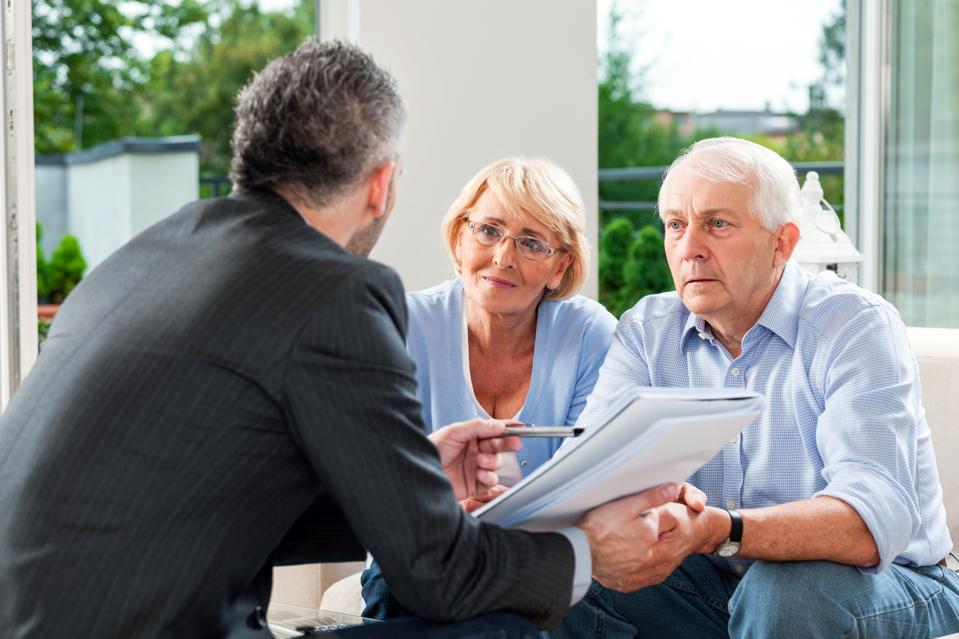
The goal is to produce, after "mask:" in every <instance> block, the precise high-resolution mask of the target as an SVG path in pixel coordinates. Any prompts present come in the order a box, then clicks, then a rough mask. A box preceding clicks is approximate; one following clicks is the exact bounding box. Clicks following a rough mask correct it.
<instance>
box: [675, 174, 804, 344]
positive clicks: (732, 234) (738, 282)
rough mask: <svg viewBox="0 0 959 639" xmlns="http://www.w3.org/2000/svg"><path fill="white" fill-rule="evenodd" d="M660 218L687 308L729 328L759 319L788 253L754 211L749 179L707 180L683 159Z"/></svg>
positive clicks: (715, 323)
mask: <svg viewBox="0 0 959 639" xmlns="http://www.w3.org/2000/svg"><path fill="white" fill-rule="evenodd" d="M671 182H672V184H671V188H670V190H669V193H668V194H667V198H666V203H665V209H664V211H663V222H664V224H665V246H666V259H667V261H668V262H669V269H670V271H672V274H673V281H674V283H675V284H676V291H677V293H678V294H679V298H680V299H681V300H682V302H683V304H684V305H685V306H686V308H688V309H689V310H690V311H692V312H693V313H695V314H696V315H698V316H699V317H701V318H703V319H704V320H706V321H707V322H710V324H713V325H714V328H715V327H717V326H718V327H722V329H724V330H728V329H726V327H727V326H729V325H733V326H735V325H738V324H741V323H742V322H743V321H744V320H746V321H748V322H749V325H751V323H754V322H755V321H756V320H757V319H759V315H761V314H762V311H763V309H764V308H765V307H766V304H767V303H768V302H769V299H770V298H771V297H772V294H773V292H774V291H775V289H776V285H777V283H778V277H779V270H778V267H780V266H781V265H782V263H783V262H784V261H785V259H786V258H788V255H785V256H783V255H782V252H781V251H777V246H778V245H779V233H771V232H770V231H767V230H766V229H765V228H764V227H763V225H762V224H761V223H760V221H759V219H758V218H757V217H756V216H754V215H753V214H752V213H751V212H750V211H749V203H750V201H751V200H752V190H751V188H750V187H749V186H747V185H742V184H730V183H720V182H712V181H709V180H705V179H703V178H701V177H699V176H697V175H695V174H694V173H693V172H692V171H690V170H686V169H684V168H683V167H682V166H681V165H680V166H679V167H678V168H677V169H676V172H675V174H674V175H673V176H672V178H671Z"/></svg>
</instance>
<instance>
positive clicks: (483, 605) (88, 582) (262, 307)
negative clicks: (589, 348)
mask: <svg viewBox="0 0 959 639" xmlns="http://www.w3.org/2000/svg"><path fill="white" fill-rule="evenodd" d="M405 333H406V308H405V303H404V298H403V288H402V286H401V284H400V281H399V278H398V277H397V276H396V274H395V273H394V272H393V271H391V270H390V269H389V268H387V267H385V266H383V265H381V264H377V263H375V262H372V261H369V260H366V259H363V258H359V257H356V256H353V255H351V254H349V253H347V252H346V251H344V250H343V249H342V248H341V247H340V246H338V245H337V244H335V243H334V242H333V241H331V240H330V239H328V238H327V237H325V236H323V235H322V234H320V233H318V232H317V231H315V230H314V229H313V228H311V227H310V226H308V225H307V224H306V223H305V222H304V221H303V219H302V218H301V217H300V216H299V214H298V213H297V212H296V210H295V209H293V208H292V207H290V206H289V205H288V204H287V203H286V202H284V201H283V200H282V199H280V198H279V197H277V196H275V195H273V194H271V193H268V192H262V191H248V192H242V193H239V194H234V195H232V196H230V197H228V198H225V199H220V200H206V201H201V202H196V203H193V204H190V205H188V206H186V207H184V208H183V209H182V210H181V211H179V212H178V213H176V214H175V215H173V216H171V217H169V218H167V219H166V220H164V221H162V222H160V223H159V224H157V225H155V226H153V227H152V228H150V229H148V230H147V231H145V232H144V233H142V234H140V235H139V236H137V237H136V238H134V239H133V240H131V241H130V242H129V243H128V244H127V245H125V246H124V247H122V248H121V249H120V250H118V251H117V252H116V253H115V254H114V255H112V256H111V257H110V258H109V259H108V260H106V261H105V262H104V263H103V264H102V265H101V266H99V267H97V268H96V269H95V270H94V271H93V272H92V273H90V275H89V276H88V277H87V278H86V279H85V280H84V281H83V282H82V283H81V284H80V286H78V287H77V289H76V290H75V291H74V292H73V294H72V295H71V296H70V298H69V299H68V300H67V302H66V303H65V304H64V305H63V307H62V308H61V310H60V313H59V315H58V316H57V319H56V321H55V322H54V324H53V326H52V329H51V332H50V335H49V337H48V339H47V341H46V343H45V344H44V346H43V349H42V352H41V354H40V357H39V359H38V361H37V363H36V365H35V367H34V369H33V371H32V372H31V373H30V375H29V376H28V377H27V379H26V380H25V381H24V384H23V386H22V387H21V388H20V390H19V391H18V392H17V393H16V395H15V397H14V398H13V400H12V402H11V404H10V406H9V408H8V410H7V412H6V413H5V414H4V415H3V416H2V418H0V593H3V594H2V596H0V634H3V636H12V637H18V638H19V637H77V636H89V637H98V638H101V639H102V638H107V637H121V636H122V637H130V636H135V637H176V638H177V639H182V638H184V637H224V636H228V637H246V636H251V637H253V636H256V637H267V636H268V634H267V631H266V630H265V628H264V627H263V626H264V624H263V620H262V609H263V607H265V605H266V603H267V601H268V596H269V583H268V575H269V570H270V567H271V564H272V563H273V561H274V560H275V559H277V558H279V559H282V560H284V561H336V560H346V559H356V558H360V557H362V556H363V552H364V550H370V551H372V552H373V553H374V554H375V555H376V557H377V558H378V559H379V561H380V563H381V565H382V567H383V571H384V573H385V575H386V577H387V579H388V580H389V582H390V584H391V585H392V587H393V589H394V592H395V594H396V596H397V598H398V599H399V600H400V601H401V602H402V603H403V604H404V605H405V606H406V607H407V608H409V609H410V610H412V611H413V612H415V613H416V614H418V615H421V616H424V617H427V618H433V619H439V620H454V619H462V618H467V617H470V616H473V615H475V614H478V613H481V612H484V611H490V610H497V609H510V610H516V611H519V612H521V613H522V614H525V615H527V616H528V617H530V618H531V619H532V620H533V621H534V622H536V623H539V624H540V625H552V624H556V623H558V621H559V619H560V618H561V616H562V614H563V612H564V611H565V609H566V607H567V605H568V603H569V597H570V588H571V581H572V573H573V553H572V550H571V547H570V545H569V542H568V541H567V540H566V539H565V538H563V537H562V536H560V535H556V534H540V535H533V534H529V533H525V532H521V531H505V530H501V529H499V528H496V527H493V526H489V525H485V524H481V523H479V522H478V521H476V520H475V519H474V518H473V517H471V516H469V515H465V514H464V513H463V512H462V510H461V509H460V507H459V506H458V504H457V503H456V501H455V499H454V497H453V495H452V492H451V490H450V488H449V484H448V482H447V480H446V477H445V475H444V474H443V472H442V469H441V468H440V466H439V463H438V457H437V454H436V451H435V449H434V448H433V446H432V444H431V443H430V442H429V441H428V440H427V439H425V437H424V436H423V424H422V422H421V418H420V415H421V407H420V405H419V403H418V402H417V399H416V388H415V379H414V368H413V364H412V363H411V362H410V359H409V357H408V356H407V353H406V349H405V347H404V341H403V336H404V335H405ZM311 505H312V506H313V508H311ZM298 522H300V523H299V524H298ZM11 629H12V630H11Z"/></svg>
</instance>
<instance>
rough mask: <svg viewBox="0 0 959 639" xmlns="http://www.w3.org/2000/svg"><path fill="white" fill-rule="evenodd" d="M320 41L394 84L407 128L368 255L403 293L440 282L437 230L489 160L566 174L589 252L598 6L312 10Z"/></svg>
mask: <svg viewBox="0 0 959 639" xmlns="http://www.w3.org/2000/svg"><path fill="white" fill-rule="evenodd" d="M322 6H323V9H324V12H323V13H322V14H321V27H322V31H323V32H322V34H321V35H322V36H323V37H325V38H326V37H339V38H344V39H351V38H350V36H351V35H352V39H355V40H356V41H357V42H358V44H359V45H360V46H362V47H363V48H364V49H365V50H367V51H369V52H370V53H371V54H373V56H374V57H375V58H376V60H377V62H378V63H380V64H381V65H383V66H384V67H386V68H388V69H390V71H391V72H392V73H393V74H394V75H395V76H396V79H397V81H398V82H399V86H400V92H401V93H402V94H403V98H404V100H405V101H406V106H407V110H408V113H409V119H408V124H407V130H406V145H405V150H404V157H403V175H402V178H401V179H400V182H399V191H398V196H397V205H396V209H395V210H394V213H393V217H392V219H391V220H390V222H389V223H388V224H387V225H386V230H385V231H384V233H383V238H382V239H381V240H380V243H379V244H378V246H377V248H376V249H375V251H374V252H373V255H372V257H373V258H375V259H378V260H381V261H383V262H386V263H387V264H389V265H391V266H393V267H394V268H395V269H397V271H399V273H400V275H401V276H402V278H403V281H404V283H405V284H406V287H407V289H410V290H414V289H419V288H424V287H427V286H430V285H433V284H436V283H438V282H439V281H441V280H443V279H446V278H447V277H450V276H451V275H452V274H453V269H452V266H451V264H450V261H449V258H448V257H447V254H446V251H445V249H444V247H443V244H442V241H441V239H440V220H441V219H442V217H443V215H444V214H445V212H446V209H447V207H448V206H449V204H450V203H451V202H452V201H453V199H454V198H455V197H456V195H457V194H458V193H459V190H460V189H461V188H462V186H463V185H464V184H465V183H466V181H467V180H468V179H469V178H470V177H472V175H473V174H474V173H475V172H476V171H478V170H479V169H480V168H481V167H483V166H485V165H486V164H488V163H489V162H491V161H493V160H495V159H497V158H500V157H503V156H507V155H530V156H546V157H549V158H551V159H552V160H554V161H555V162H557V163H558V164H559V165H560V166H562V167H563V168H565V169H566V170H567V171H569V172H570V174H571V175H572V176H573V179H574V180H575V181H576V184H577V185H578V186H579V188H580V190H581V191H582V193H583V198H584V199H585V201H586V207H587V231H588V234H589V237H590V243H591V244H592V245H593V247H594V254H593V256H592V263H591V265H590V278H589V279H588V280H587V285H586V288H585V290H584V292H586V293H587V294H589V295H591V296H595V295H596V290H597V285H596V281H597V280H596V256H595V245H596V237H597V213H596V207H597V186H596V185H597V181H596V166H597V161H598V160H597V150H596V136H597V121H596V119H597V106H596V85H597V80H596V2H595V0H576V1H575V2H555V1H553V0H522V1H517V0H487V1H485V2H475V1H467V0H444V1H440V0H434V1H429V2H427V1H425V0H420V1H417V2H396V1H395V0H348V1H347V2H342V1H333V0H331V1H329V2H323V3H322Z"/></svg>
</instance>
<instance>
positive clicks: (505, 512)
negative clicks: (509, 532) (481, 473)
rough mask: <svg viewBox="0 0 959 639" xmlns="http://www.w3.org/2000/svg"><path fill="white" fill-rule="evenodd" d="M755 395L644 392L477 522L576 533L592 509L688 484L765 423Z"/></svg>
mask: <svg viewBox="0 0 959 639" xmlns="http://www.w3.org/2000/svg"><path fill="white" fill-rule="evenodd" d="M763 404H764V400H763V398H762V396H761V395H759V394H758V393H755V392H752V391H740V390H729V389H705V388H703V389H699V388H694V389H667V388H636V389H633V390H632V391H631V392H629V393H625V394H624V395H623V396H622V397H621V398H620V401H619V402H618V403H617V404H616V405H614V406H613V407H612V408H611V410H610V411H609V412H608V414H607V416H606V420H605V422H604V423H602V424H587V425H585V426H586V431H585V432H584V433H583V434H582V435H580V436H579V437H577V438H575V439H570V440H568V441H567V442H566V443H565V444H564V445H563V447H562V448H560V450H559V452H558V453H557V454H556V455H555V456H554V457H553V458H552V459H551V460H550V461H548V462H547V463H545V464H544V465H542V466H541V467H539V468H538V469H537V470H536V472H534V473H533V474H531V475H530V476H529V477H527V478H525V479H524V480H523V481H521V482H520V483H518V484H516V486H514V487H513V488H512V489H511V490H510V491H509V492H507V493H505V494H503V495H501V496H500V497H498V498H497V499H495V500H493V501H491V502H490V503H488V504H487V505H486V506H484V507H483V508H480V509H479V510H477V511H476V512H475V513H474V515H476V516H477V517H479V518H480V519H482V520H483V521H487V522H491V523H496V524H499V525H501V526H504V527H507V528H523V529H525V530H530V531H549V530H556V529H559V528H564V527H567V526H574V525H576V523H577V522H578V521H579V520H580V519H581V518H582V516H583V515H584V514H585V513H586V512H587V511H589V510H590V509H592V508H594V507H596V506H598V505H600V504H603V503H605V502H608V501H611V500H614V499H618V498H619V497H623V496H626V495H631V494H633V493H638V492H640V491H642V490H645V489H647V488H650V487H652V486H656V485H659V484H663V483H668V482H672V483H675V484H680V483H682V482H683V481H684V480H685V479H686V478H687V477H689V476H690V475H692V474H693V473H694V472H695V471H696V470H698V469H699V467H700V466H702V465H703V464H705V463H706V462H707V461H709V460H710V459H711V458H712V457H713V455H715V454H716V453H717V452H718V451H719V450H720V449H721V448H722V447H723V445H725V444H727V443H729V442H730V440H732V441H736V439H737V438H738V434H739V431H741V430H742V429H743V428H745V427H746V426H748V425H749V424H751V423H752V422H753V421H754V420H755V419H756V418H758V417H759V415H760V413H761V411H762V408H763Z"/></svg>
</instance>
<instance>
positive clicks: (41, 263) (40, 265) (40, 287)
mask: <svg viewBox="0 0 959 639" xmlns="http://www.w3.org/2000/svg"><path fill="white" fill-rule="evenodd" d="M41 239H43V225H42V224H40V223H39V222H37V298H38V299H47V295H48V292H49V290H50V287H49V285H48V284H47V270H48V269H47V258H46V257H45V256H44V254H43V247H42V246H41V245H40V240H41Z"/></svg>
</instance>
